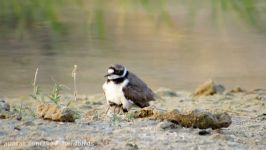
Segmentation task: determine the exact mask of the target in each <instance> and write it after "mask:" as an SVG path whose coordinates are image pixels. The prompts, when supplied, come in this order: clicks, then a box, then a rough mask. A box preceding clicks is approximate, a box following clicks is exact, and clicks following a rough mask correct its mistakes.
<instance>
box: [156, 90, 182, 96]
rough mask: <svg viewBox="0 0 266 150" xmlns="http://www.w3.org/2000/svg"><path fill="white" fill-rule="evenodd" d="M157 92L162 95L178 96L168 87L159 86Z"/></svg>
mask: <svg viewBox="0 0 266 150" xmlns="http://www.w3.org/2000/svg"><path fill="white" fill-rule="evenodd" d="M155 93H156V94H157V95H159V96H162V97H176V96H177V94H176V92H175V91H174V90H171V89H167V88H159V89H158V90H157V91H156V92H155Z"/></svg>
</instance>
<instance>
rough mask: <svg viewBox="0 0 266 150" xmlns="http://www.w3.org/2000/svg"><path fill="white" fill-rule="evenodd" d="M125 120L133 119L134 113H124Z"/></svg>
mask: <svg viewBox="0 0 266 150" xmlns="http://www.w3.org/2000/svg"><path fill="white" fill-rule="evenodd" d="M126 120H127V121H132V120H134V114H133V113H128V114H127V115H126Z"/></svg>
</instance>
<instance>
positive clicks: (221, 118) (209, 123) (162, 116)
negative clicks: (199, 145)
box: [133, 107, 232, 129]
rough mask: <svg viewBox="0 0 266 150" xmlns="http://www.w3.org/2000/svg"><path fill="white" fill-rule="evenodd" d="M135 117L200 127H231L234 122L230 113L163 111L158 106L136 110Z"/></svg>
mask: <svg viewBox="0 0 266 150" xmlns="http://www.w3.org/2000/svg"><path fill="white" fill-rule="evenodd" d="M133 116H134V117H135V118H147V117H148V118H151V119H156V120H166V121H170V122H173V123H176V124H179V125H181V126H183V127H189V128H190V127H193V128H199V129H207V128H212V129H219V128H226V127H229V126H230V124H231V123H232V120H231V116H229V114H228V113H226V112H224V113H214V114H212V113H210V112H206V111H201V110H197V109H196V110H193V111H189V112H179V111H177V110H172V111H161V110H158V109H156V108H149V107H147V108H143V109H140V110H138V111H135V112H134V114H133Z"/></svg>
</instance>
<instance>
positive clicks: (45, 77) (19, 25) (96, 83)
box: [0, 0, 266, 96]
mask: <svg viewBox="0 0 266 150" xmlns="http://www.w3.org/2000/svg"><path fill="white" fill-rule="evenodd" d="M14 2H16V1H14ZM17 2H18V4H19V2H20V3H21V1H17ZM30 2H31V0H28V1H27V3H23V4H19V5H18V6H20V7H18V6H17V7H15V6H16V5H15V4H16V3H13V4H12V5H11V4H9V3H8V1H1V2H0V7H1V10H0V15H1V17H0V18H1V20H0V27H1V28H0V31H1V33H3V34H1V35H0V68H1V74H0V96H21V95H28V94H30V93H31V83H32V80H33V77H34V72H35V69H36V67H39V84H40V86H41V88H42V89H43V91H47V90H49V89H51V88H52V87H51V86H52V85H53V81H52V79H51V78H53V79H55V80H56V81H57V82H59V83H63V84H65V85H67V86H69V87H70V88H72V86H73V85H72V78H71V72H72V69H73V65H74V64H77V65H78V89H79V93H85V94H89V93H95V92H101V84H102V83H103V82H104V78H103V75H104V74H105V72H106V68H107V67H108V66H109V65H110V64H112V63H122V64H125V65H126V66H127V67H128V69H129V70H131V71H133V72H135V73H136V74H138V75H139V76H141V77H142V78H143V79H144V80H145V81H146V82H147V83H148V84H149V85H150V86H151V87H152V88H153V89H157V88H158V87H169V88H173V89H177V90H183V89H184V90H191V89H193V88H195V87H196V86H197V85H198V84H200V83H201V82H203V81H205V80H207V79H209V78H213V79H214V80H215V81H218V82H221V83H223V84H224V85H226V86H227V87H233V86H241V87H243V88H247V89H252V88H263V87H266V70H265V64H266V59H265V58H266V50H265V46H266V44H265V41H266V36H265V32H264V31H265V26H266V20H265V17H266V16H265V10H266V9H265V8H266V5H265V2H264V1H263V0H261V1H256V2H254V1H252V0H243V1H231V0H230V1H229V0H221V1H207V0H206V1H204V2H202V1H197V0H190V1H184V0H179V1H151V0H138V1H130V0H116V1H112V2H107V1H101V0H97V1H96V0H94V1H93V0H90V1H83V0H80V1H77V2H75V4H73V2H71V1H66V2H65V3H62V1H58V2H53V1H40V0H36V1H35V4H34V5H29V3H30ZM46 2H47V3H46ZM48 2H49V3H48ZM43 3H44V4H43ZM13 5H14V6H13ZM11 7H12V8H13V9H14V12H13V11H12V10H13V9H7V8H11ZM4 8H5V9H4ZM15 8H16V9H18V11H17V10H16V9H15ZM33 8H35V9H33ZM37 8H42V9H37ZM47 8H48V9H47ZM24 9H25V10H24ZM15 12H16V13H15ZM17 12H19V13H17ZM3 18H4V19H3Z"/></svg>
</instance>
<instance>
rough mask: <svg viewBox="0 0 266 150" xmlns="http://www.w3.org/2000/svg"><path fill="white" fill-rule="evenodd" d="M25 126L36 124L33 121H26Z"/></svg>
mask: <svg viewBox="0 0 266 150" xmlns="http://www.w3.org/2000/svg"><path fill="white" fill-rule="evenodd" d="M23 125H25V126H33V125H34V122H33V121H26V122H24V123H23Z"/></svg>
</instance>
